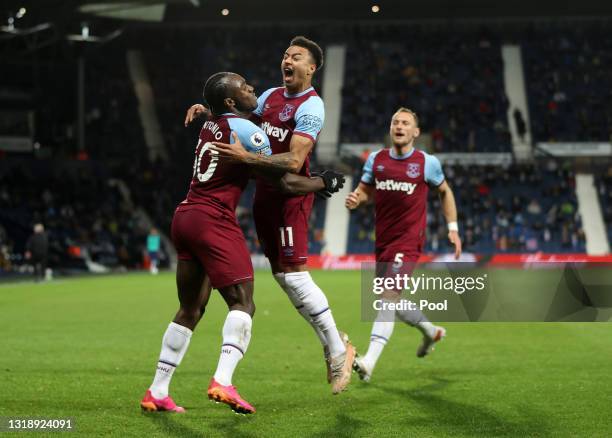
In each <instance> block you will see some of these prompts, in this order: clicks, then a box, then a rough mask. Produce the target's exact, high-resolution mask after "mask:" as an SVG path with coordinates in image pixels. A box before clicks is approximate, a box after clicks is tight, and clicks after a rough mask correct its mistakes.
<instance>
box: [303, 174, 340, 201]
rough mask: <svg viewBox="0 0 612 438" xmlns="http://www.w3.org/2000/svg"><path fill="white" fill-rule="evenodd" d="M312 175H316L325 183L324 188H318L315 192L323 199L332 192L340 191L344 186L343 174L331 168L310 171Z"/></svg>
mask: <svg viewBox="0 0 612 438" xmlns="http://www.w3.org/2000/svg"><path fill="white" fill-rule="evenodd" d="M311 175H312V176H318V177H320V178H321V179H322V180H323V183H324V184H325V189H323V190H319V191H318V192H316V194H317V196H319V197H321V198H323V199H329V198H331V196H332V194H334V193H336V192H338V191H340V189H342V187H344V181H345V178H344V175H343V174H341V173H339V172H336V171H333V170H324V171H323V172H312V174H311Z"/></svg>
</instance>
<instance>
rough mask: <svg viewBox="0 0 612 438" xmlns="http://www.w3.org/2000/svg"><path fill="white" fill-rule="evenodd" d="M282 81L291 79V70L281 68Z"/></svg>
mask: <svg viewBox="0 0 612 438" xmlns="http://www.w3.org/2000/svg"><path fill="white" fill-rule="evenodd" d="M283 79H284V80H285V81H287V80H291V79H293V69H292V68H291V67H284V68H283Z"/></svg>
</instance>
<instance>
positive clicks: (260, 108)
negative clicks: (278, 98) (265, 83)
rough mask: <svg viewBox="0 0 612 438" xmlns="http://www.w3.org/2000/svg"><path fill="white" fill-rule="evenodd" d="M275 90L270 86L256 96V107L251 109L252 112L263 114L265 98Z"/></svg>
mask: <svg viewBox="0 0 612 438" xmlns="http://www.w3.org/2000/svg"><path fill="white" fill-rule="evenodd" d="M274 90H276V88H270V89H269V90H266V91H264V92H263V93H262V94H261V96H259V97H258V98H257V108H255V109H254V110H253V114H255V115H256V116H259V117H261V116H262V115H263V109H264V105H265V104H266V100H268V97H270V94H272V92H273V91H274Z"/></svg>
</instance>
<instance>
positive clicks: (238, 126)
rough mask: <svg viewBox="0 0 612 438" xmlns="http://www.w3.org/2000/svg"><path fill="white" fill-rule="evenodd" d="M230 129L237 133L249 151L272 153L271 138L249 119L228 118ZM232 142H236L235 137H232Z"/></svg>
mask: <svg viewBox="0 0 612 438" xmlns="http://www.w3.org/2000/svg"><path fill="white" fill-rule="evenodd" d="M228 123H229V126H230V129H231V130H232V131H233V132H235V133H236V135H237V136H238V139H239V140H240V143H242V145H243V146H244V148H245V149H246V150H247V151H249V152H254V153H256V154H259V155H272V150H271V149H270V139H269V138H268V136H267V135H266V133H265V132H263V131H262V130H261V129H260V128H258V127H257V125H255V124H254V123H253V122H250V121H248V120H247V119H240V118H231V119H228ZM230 142H231V143H234V138H233V137H230Z"/></svg>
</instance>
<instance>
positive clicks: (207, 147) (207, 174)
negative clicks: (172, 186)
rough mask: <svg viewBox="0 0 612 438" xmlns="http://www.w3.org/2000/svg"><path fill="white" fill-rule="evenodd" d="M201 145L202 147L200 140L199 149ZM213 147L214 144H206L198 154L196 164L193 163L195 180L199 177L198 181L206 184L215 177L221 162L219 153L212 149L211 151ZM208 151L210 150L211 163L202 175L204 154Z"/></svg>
mask: <svg viewBox="0 0 612 438" xmlns="http://www.w3.org/2000/svg"><path fill="white" fill-rule="evenodd" d="M201 145H202V140H200V142H199V143H198V148H199V147H200V146H201ZM211 146H212V143H210V142H207V143H204V145H202V148H201V149H200V151H199V152H196V158H195V162H194V163H193V177H194V178H196V177H197V178H198V181H200V182H206V181H208V180H209V179H210V178H211V177H212V176H213V173H214V172H215V169H216V168H217V163H218V162H219V152H217V151H213V150H212V149H210V147H211ZM208 150H210V162H209V163H208V167H207V168H206V171H204V173H202V171H201V169H200V166H201V165H202V157H203V156H204V152H206V151H208ZM196 151H197V148H196Z"/></svg>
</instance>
